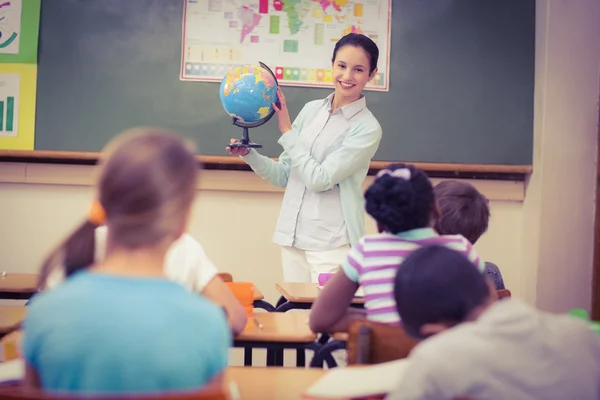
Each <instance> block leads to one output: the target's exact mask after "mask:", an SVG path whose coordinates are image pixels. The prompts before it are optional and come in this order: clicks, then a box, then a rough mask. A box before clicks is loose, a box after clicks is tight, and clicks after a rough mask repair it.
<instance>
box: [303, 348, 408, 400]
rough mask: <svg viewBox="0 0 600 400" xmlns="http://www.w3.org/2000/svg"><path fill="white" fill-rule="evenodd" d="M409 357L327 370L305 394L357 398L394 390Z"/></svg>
mask: <svg viewBox="0 0 600 400" xmlns="http://www.w3.org/2000/svg"><path fill="white" fill-rule="evenodd" d="M408 363H409V361H408V359H406V358H405V359H402V360H396V361H391V362H387V363H383V364H375V365H368V366H356V367H354V366H350V367H339V368H332V369H330V370H329V371H328V372H327V373H326V374H325V375H324V376H323V377H322V378H321V379H319V380H318V381H317V382H315V383H314V384H313V385H312V386H311V387H310V388H308V390H307V391H306V392H305V395H306V396H308V397H314V398H319V399H348V398H352V399H360V398H365V397H371V396H381V395H386V394H388V393H390V392H392V391H393V390H395V389H396V388H397V387H398V385H399V384H400V380H401V379H402V376H403V375H404V374H405V371H406V369H407V368H408Z"/></svg>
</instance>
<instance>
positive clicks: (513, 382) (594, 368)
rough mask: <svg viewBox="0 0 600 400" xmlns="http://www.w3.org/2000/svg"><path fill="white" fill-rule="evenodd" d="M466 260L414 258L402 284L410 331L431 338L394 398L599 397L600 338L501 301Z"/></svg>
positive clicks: (568, 320) (435, 255)
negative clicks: (496, 299) (496, 298)
mask: <svg viewBox="0 0 600 400" xmlns="http://www.w3.org/2000/svg"><path fill="white" fill-rule="evenodd" d="M484 277H485V275H482V274H479V273H477V272H476V271H475V269H474V268H473V264H472V263H471V262H470V261H469V260H468V259H466V258H465V257H464V256H463V255H461V254H459V253H457V252H454V251H451V250H449V249H447V248H444V247H441V246H428V247H424V248H422V249H419V250H417V251H415V252H413V253H412V254H411V255H410V256H409V257H408V258H407V259H406V261H404V263H403V264H402V265H401V267H400V268H399V269H398V274H397V275H396V279H395V293H394V297H395V300H396V304H397V308H398V312H399V314H400V316H401V318H402V322H403V326H404V329H405V330H406V332H407V333H408V334H410V335H412V336H414V337H415V338H418V339H424V340H423V341H421V342H420V343H419V344H418V345H417V346H416V347H415V348H414V349H413V350H412V351H411V353H410V355H409V368H407V369H406V374H405V375H404V376H403V377H402V379H401V382H400V384H399V386H398V389H397V391H395V392H394V393H392V394H390V395H389V396H388V397H387V399H388V400H413V399H414V400H417V399H418V400H428V399H432V400H433V399H454V398H469V399H489V400H496V399H498V400H499V399H513V400H521V399H522V400H525V399H544V400H552V399H556V400H563V399H577V400H592V399H600V339H599V338H598V337H597V336H596V335H595V334H594V332H593V331H592V330H591V329H590V328H589V327H588V325H587V323H586V322H585V321H580V320H577V319H575V318H573V317H570V316H568V315H554V314H550V313H545V312H540V311H538V310H536V309H534V308H532V307H530V306H529V305H527V304H525V303H523V302H521V301H519V300H516V299H506V300H501V301H494V300H495V293H496V290H495V288H493V287H492V285H491V282H490V283H488V282H486V279H484Z"/></svg>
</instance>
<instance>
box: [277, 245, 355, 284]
mask: <svg viewBox="0 0 600 400" xmlns="http://www.w3.org/2000/svg"><path fill="white" fill-rule="evenodd" d="M349 250H350V245H345V246H340V247H337V248H335V249H332V250H325V251H308V250H300V249H297V248H295V247H289V246H282V247H281V264H282V266H283V281H284V282H312V283H317V282H318V280H317V279H318V277H319V274H322V273H333V272H336V271H337V270H338V268H339V267H340V265H342V263H343V262H344V260H345V259H346V256H347V255H348V251H349Z"/></svg>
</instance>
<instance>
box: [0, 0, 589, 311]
mask: <svg viewBox="0 0 600 400" xmlns="http://www.w3.org/2000/svg"><path fill="white" fill-rule="evenodd" d="M537 14H538V15H537V28H536V29H537V38H536V88H535V126H534V129H535V133H534V173H533V174H532V176H531V177H530V179H529V180H528V182H527V183H526V184H524V183H514V182H494V181H478V182H475V184H476V186H477V187H478V188H479V189H480V190H481V191H482V192H484V193H485V194H486V195H487V196H488V197H489V198H490V200H491V203H490V206H491V212H492V219H491V223H490V229H489V231H488V233H487V234H486V235H485V236H484V237H483V238H482V239H481V240H480V242H478V243H477V245H476V247H477V249H478V251H479V252H480V253H481V254H482V256H483V257H484V258H485V259H487V260H490V261H493V262H495V263H496V264H498V265H499V266H500V268H501V270H502V272H503V274H504V277H505V281H506V283H507V286H508V287H509V288H510V289H511V290H512V291H513V293H514V294H515V296H518V297H522V298H524V299H526V300H527V301H529V302H531V303H537V304H538V305H539V306H540V307H542V308H545V309H548V310H554V311H564V310H567V309H568V308H570V307H573V306H582V307H589V306H590V286H591V285H590V278H591V270H592V269H591V268H592V267H591V257H592V221H593V212H594V210H593V207H594V206H593V204H594V202H593V199H594V197H593V196H594V188H595V186H594V185H595V182H594V180H595V175H594V171H595V162H596V160H595V154H596V136H597V124H598V109H597V107H598V89H599V84H598V71H599V68H598V67H599V60H600V54H599V52H600V42H599V38H600V24H597V22H596V21H598V20H600V2H598V1H597V0H578V1H572V0H539V1H538V8H537ZM91 170H92V169H91V167H86V166H66V165H39V164H37V165H36V164H22V163H0V221H2V222H1V224H2V225H1V228H0V269H1V270H6V271H9V272H19V271H22V272H34V271H36V270H37V268H38V266H39V263H40V261H41V259H42V257H43V255H44V254H45V253H46V252H47V251H48V250H49V249H50V248H51V246H53V245H54V244H56V243H57V241H58V240H60V239H61V238H62V237H63V235H65V234H66V233H67V232H68V231H69V230H70V229H72V228H73V227H74V226H75V225H76V224H77V223H79V222H80V221H81V218H82V216H83V215H84V214H85V212H86V210H87V207H88V205H89V202H90V200H91V199H92V196H93V190H92V188H91V186H90V184H91V182H92V180H91ZM199 187H200V192H199V197H198V199H197V201H196V203H195V206H194V215H193V218H192V221H191V224H190V232H191V233H192V234H193V235H194V236H195V237H196V238H198V239H199V240H200V241H201V242H202V244H203V245H204V247H205V249H206V251H207V252H208V254H209V256H210V257H211V258H212V259H213V261H214V262H215V264H216V265H217V266H218V267H219V268H220V269H221V270H223V271H228V272H231V273H232V274H233V275H234V278H235V279H236V280H250V281H253V282H254V283H255V284H257V285H258V287H259V288H260V290H261V291H263V293H264V294H265V295H266V296H267V299H268V300H270V301H275V300H276V298H277V295H276V291H275V288H274V284H275V282H277V281H278V280H280V279H281V271H280V265H279V249H278V248H277V246H275V245H273V244H272V243H271V242H270V238H271V234H272V231H273V229H274V226H275V222H276V220H277V216H278V213H279V206H280V203H281V197H282V195H281V191H278V190H276V189H274V188H272V187H270V186H268V185H266V184H265V183H264V182H262V181H261V180H260V179H259V178H257V177H256V176H254V175H253V174H252V173H249V172H233V171H206V172H205V173H204V176H203V178H202V179H201V181H200V183H199ZM367 226H368V231H370V232H373V231H374V226H373V223H372V221H371V220H369V219H368V220H367ZM555 293H560V295H555Z"/></svg>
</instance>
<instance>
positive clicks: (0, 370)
mask: <svg viewBox="0 0 600 400" xmlns="http://www.w3.org/2000/svg"><path fill="white" fill-rule="evenodd" d="M24 377H25V361H24V360H23V359H22V358H17V359H15V360H11V361H6V362H3V363H0V385H7V384H10V383H18V382H20V381H22V380H23V378H24Z"/></svg>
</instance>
